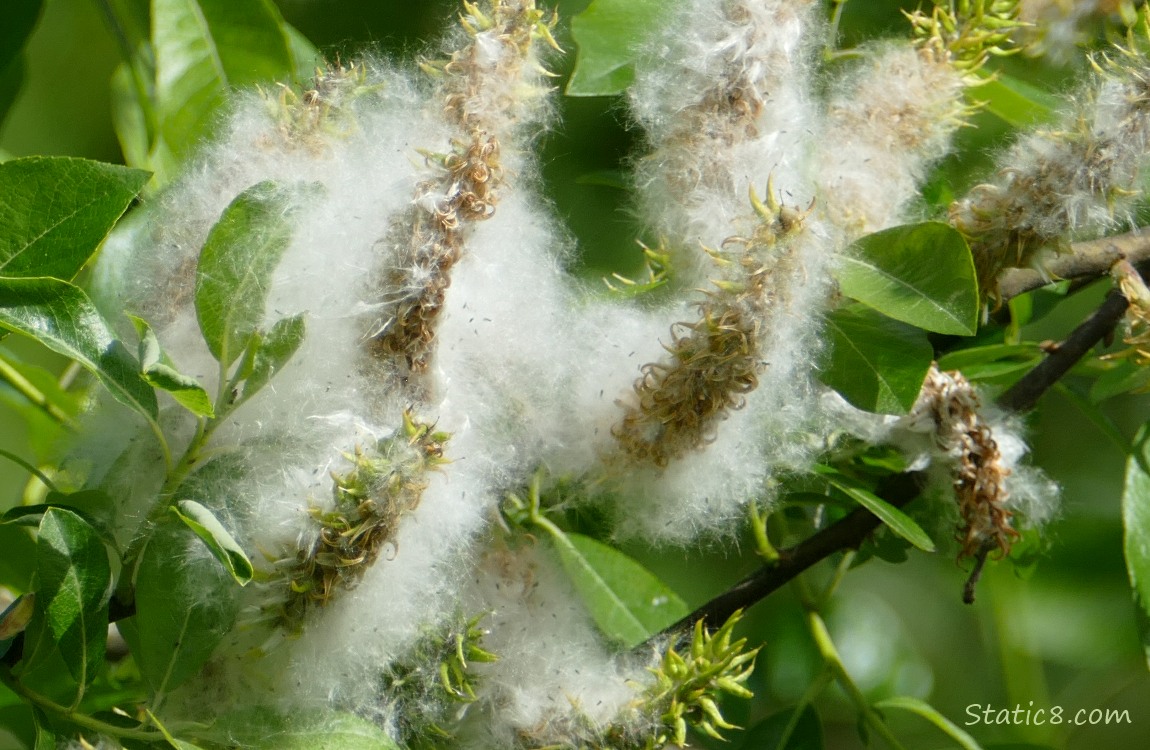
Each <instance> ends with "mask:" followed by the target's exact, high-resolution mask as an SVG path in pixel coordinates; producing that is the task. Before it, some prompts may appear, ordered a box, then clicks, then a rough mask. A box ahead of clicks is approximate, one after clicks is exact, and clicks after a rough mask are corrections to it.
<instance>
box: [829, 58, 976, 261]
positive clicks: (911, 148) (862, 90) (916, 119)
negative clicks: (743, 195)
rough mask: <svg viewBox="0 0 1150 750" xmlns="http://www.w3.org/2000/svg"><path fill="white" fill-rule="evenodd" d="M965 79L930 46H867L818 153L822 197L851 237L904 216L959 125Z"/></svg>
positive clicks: (841, 86)
mask: <svg viewBox="0 0 1150 750" xmlns="http://www.w3.org/2000/svg"><path fill="white" fill-rule="evenodd" d="M964 89H965V84H964V82H963V77H962V75H961V74H960V72H959V71H958V70H957V69H956V68H955V67H954V66H953V65H951V64H950V63H949V61H947V60H946V59H944V56H943V55H941V54H939V53H936V52H935V51H934V50H932V49H930V48H925V47H924V48H919V49H915V48H912V47H910V46H908V45H905V44H902V45H898V44H891V45H882V46H878V47H873V48H869V49H867V50H866V51H865V57H864V59H863V61H862V62H861V63H860V64H859V66H858V68H857V69H856V70H855V72H854V73H853V74H851V75H849V76H847V77H846V78H845V79H844V80H842V81H841V82H840V83H838V84H837V87H836V91H835V93H834V95H833V96H832V98H831V100H830V102H829V104H828V106H827V115H826V120H825V124H824V126H823V129H822V131H821V134H820V136H821V142H822V144H823V147H822V148H821V149H819V150H818V152H817V154H816V157H815V158H816V162H817V167H816V169H817V177H816V179H817V182H818V187H819V192H818V198H817V202H818V205H819V206H820V208H821V211H822V215H823V216H824V217H825V218H826V219H827V221H828V222H829V223H830V224H831V225H833V226H834V228H835V229H836V230H838V232H839V233H840V236H841V237H843V238H844V239H845V240H846V241H850V240H853V239H855V238H857V237H859V236H862V235H864V234H869V233H871V232H877V231H879V230H880V229H886V228H887V227H891V226H895V225H896V224H900V223H904V222H906V221H908V220H910V219H911V218H912V217H909V216H907V213H906V211H907V206H908V204H909V203H910V202H911V201H913V200H914V198H915V197H916V196H917V195H918V189H919V187H920V186H921V184H922V181H923V179H924V178H925V176H926V172H927V170H928V169H929V167H930V166H931V165H932V164H933V163H934V162H936V161H937V160H939V159H941V158H942V157H943V156H945V155H946V153H947V151H949V147H950V138H951V135H952V134H953V133H954V131H955V130H956V129H957V128H958V126H959V124H960V119H959V117H960V114H961V111H962V107H963V102H962V97H963V91H964Z"/></svg>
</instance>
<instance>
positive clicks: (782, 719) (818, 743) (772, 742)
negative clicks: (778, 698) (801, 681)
mask: <svg viewBox="0 0 1150 750" xmlns="http://www.w3.org/2000/svg"><path fill="white" fill-rule="evenodd" d="M792 724H793V726H792ZM788 728H789V729H790V731H789V732H788V731H787V730H788ZM784 735H785V736H786V738H787V743H786V744H785V745H780V744H779V743H780V742H782V740H783V737H784ZM740 747H741V748H742V750H823V748H824V747H826V745H825V741H824V740H823V724H822V722H821V721H820V720H819V715H818V712H816V711H815V709H814V707H813V706H807V707H806V708H804V709H803V711H802V713H801V714H799V715H798V716H795V712H794V711H780V712H779V713H776V714H773V715H771V716H769V717H767V718H766V719H764V720H762V721H760V722H759V723H758V724H756V725H755V726H753V727H751V728H750V729H748V730H747V731H746V733H745V734H744V735H743V743H742V745H741V746H740Z"/></svg>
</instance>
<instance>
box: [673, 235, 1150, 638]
mask: <svg viewBox="0 0 1150 750" xmlns="http://www.w3.org/2000/svg"><path fill="white" fill-rule="evenodd" d="M1074 247H1075V252H1074V253H1073V254H1072V256H1071V255H1068V256H1060V258H1056V259H1055V261H1056V262H1053V263H1051V264H1050V266H1049V269H1050V271H1051V275H1052V276H1053V275H1056V276H1058V277H1061V278H1087V277H1098V276H1102V275H1104V274H1106V273H1107V272H1108V271H1109V269H1110V267H1111V266H1112V265H1113V264H1114V263H1115V262H1117V261H1118V260H1123V259H1126V260H1129V261H1130V262H1132V263H1134V264H1137V265H1138V266H1139V268H1138V270H1139V271H1140V272H1141V273H1143V274H1145V273H1147V272H1150V229H1147V230H1140V231H1138V232H1132V233H1130V234H1126V235H1121V236H1119V237H1110V238H1107V239H1105V240H1098V241H1095V242H1088V243H1080V244H1078V245H1075V246H1074ZM1046 283H1048V281H1047V280H1046V279H1044V277H1042V276H1041V275H1040V274H1038V272H1036V271H1029V270H1021V269H1013V270H1011V271H1009V272H1008V273H1007V274H1005V275H1004V278H1003V284H1002V292H1003V299H1009V298H1010V297H1013V296H1016V295H1018V294H1022V293H1024V292H1026V291H1030V290H1031V289H1035V288H1038V287H1040V286H1042V285H1044V284H1046ZM1128 306H1129V303H1128V302H1127V301H1126V298H1125V297H1124V296H1122V294H1121V293H1120V292H1119V291H1118V290H1117V289H1115V290H1114V291H1111V292H1110V293H1109V294H1108V295H1107V297H1106V299H1105V300H1104V301H1103V303H1102V304H1101V305H1100V306H1099V307H1098V308H1097V309H1096V310H1095V311H1094V312H1093V313H1092V314H1091V315H1090V317H1088V318H1087V319H1086V320H1085V321H1083V322H1082V323H1081V324H1080V325H1079V326H1078V327H1077V328H1075V329H1074V330H1073V331H1072V332H1071V333H1070V335H1069V336H1067V337H1066V339H1065V340H1064V341H1062V342H1061V343H1060V344H1057V345H1056V346H1054V347H1052V348H1051V349H1050V353H1049V354H1048V355H1047V357H1046V358H1045V359H1043V360H1042V362H1040V363H1038V365H1036V366H1035V367H1034V368H1033V369H1032V370H1030V371H1029V372H1028V373H1026V375H1024V376H1023V377H1022V378H1021V379H1019V380H1018V382H1016V383H1015V384H1014V385H1013V386H1011V387H1010V388H1009V389H1007V390H1006V391H1005V392H1003V393H1002V394H1001V395H1000V396H999V397H998V399H997V400H996V403H997V404H998V406H999V407H1001V408H1003V409H1005V410H1007V411H1011V412H1015V413H1019V412H1025V411H1029V410H1030V409H1032V408H1034V405H1035V404H1036V403H1037V401H1038V399H1039V398H1040V397H1041V396H1042V395H1043V394H1044V393H1046V391H1047V390H1049V389H1050V387H1051V386H1053V385H1054V384H1055V383H1057V382H1058V381H1059V380H1060V379H1061V378H1062V377H1063V376H1064V375H1066V373H1067V372H1069V371H1070V369H1071V368H1072V367H1074V365H1075V364H1076V363H1077V362H1079V361H1080V360H1081V359H1082V358H1083V357H1085V356H1086V355H1087V354H1088V353H1089V352H1090V350H1091V349H1093V348H1094V347H1095V346H1096V345H1097V344H1098V343H1099V342H1101V341H1102V340H1103V339H1105V338H1106V337H1107V336H1109V335H1110V333H1111V332H1112V331H1113V330H1114V328H1115V326H1116V325H1117V324H1118V322H1119V321H1120V320H1121V319H1122V316H1123V314H1125V312H1126V308H1127V307H1128ZM922 480H923V476H922V474H921V473H910V474H901V475H896V476H892V477H889V478H888V479H887V480H885V481H884V482H883V483H882V484H881V485H880V486H879V487H878V488H877V494H878V495H879V496H880V497H882V498H883V499H884V500H886V501H887V502H889V503H890V504H891V505H894V506H895V507H902V506H905V505H907V504H909V503H910V502H911V501H912V500H914V499H915V498H916V497H918V495H919V492H920V490H921V484H922ZM880 525H881V521H879V519H878V518H876V517H875V516H874V515H872V514H871V513H870V512H869V511H867V510H866V509H864V508H857V509H855V510H854V511H852V512H851V513H850V514H849V515H847V516H846V517H845V518H843V519H841V520H839V521H837V522H835V523H833V524H831V525H830V526H828V527H826V528H824V529H821V530H819V531H817V532H816V533H815V534H814V535H812V536H811V537H809V538H808V539H805V540H803V541H802V542H800V543H798V544H796V545H794V546H793V547H787V548H783V549H780V550H779V557H778V560H777V561H775V562H773V563H772V564H770V565H766V566H764V567H762V568H760V569H759V570H757V571H756V572H754V573H752V574H751V575H750V576H748V577H747V578H745V579H743V580H742V581H740V582H739V583H737V584H735V585H734V586H733V587H731V588H730V589H729V590H727V591H725V592H723V593H722V594H720V595H719V596H717V597H715V598H714V599H712V600H710V601H709V602H707V603H706V604H704V605H702V606H701V607H699V608H698V609H696V610H695V611H694V612H692V613H690V614H689V615H687V616H686V617H684V618H683V619H682V620H680V621H679V622H677V623H675V624H674V625H672V626H670V627H669V628H666V629H665V630H664V631H663V632H664V633H673V632H678V631H680V630H682V629H684V628H687V627H690V626H691V625H693V624H694V623H695V622H697V621H699V620H706V621H708V622H710V623H712V624H719V623H722V622H725V621H726V620H727V618H729V617H730V616H731V615H732V614H733V613H734V612H735V611H737V610H740V609H745V608H746V607H749V606H751V605H752V604H755V603H757V602H759V601H761V600H762V599H764V598H765V597H767V596H768V595H770V594H772V593H774V592H775V591H777V590H778V589H780V588H782V587H783V586H784V585H786V584H787V583H789V582H790V581H791V580H793V579H794V578H796V577H797V576H798V575H799V574H801V573H803V572H804V571H806V570H807V569H809V568H811V567H812V566H814V565H815V564H816V563H818V562H819V561H820V560H824V559H826V558H828V557H830V556H831V555H833V554H835V553H836V552H841V551H843V550H847V549H857V548H858V547H859V546H860V545H861V544H862V543H863V541H865V540H866V538H867V537H868V536H869V535H870V534H872V533H873V532H874V531H875V530H876V529H878V527H879V526H880ZM976 578H977V576H972V579H971V581H969V582H968V584H967V591H966V593H965V594H964V597H965V598H966V599H967V600H970V599H972V596H971V594H972V592H971V591H970V589H971V588H972V586H973V583H974V581H975V580H976Z"/></svg>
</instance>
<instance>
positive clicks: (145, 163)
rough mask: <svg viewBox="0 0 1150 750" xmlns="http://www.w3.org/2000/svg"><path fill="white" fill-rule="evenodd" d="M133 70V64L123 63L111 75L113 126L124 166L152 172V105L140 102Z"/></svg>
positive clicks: (110, 92)
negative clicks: (150, 130) (150, 117)
mask: <svg viewBox="0 0 1150 750" xmlns="http://www.w3.org/2000/svg"><path fill="white" fill-rule="evenodd" d="M133 70H134V69H133V68H132V67H131V64H130V63H121V64H120V65H119V66H118V67H117V68H116V71H115V72H114V73H112V80H111V82H110V85H109V94H110V95H111V99H112V125H113V127H114V128H115V131H116V139H117V140H118V141H119V142H120V151H121V153H123V154H124V163H125V164H127V165H128V166H130V167H140V168H145V169H150V168H152V166H153V165H152V162H151V157H150V155H149V150H150V148H151V136H150V135H149V129H148V112H149V110H150V108H151V106H152V103H151V102H150V101H146V100H145V101H141V99H140V89H139V86H138V85H137V82H136V81H135V80H134V75H136V74H135V73H134V72H133Z"/></svg>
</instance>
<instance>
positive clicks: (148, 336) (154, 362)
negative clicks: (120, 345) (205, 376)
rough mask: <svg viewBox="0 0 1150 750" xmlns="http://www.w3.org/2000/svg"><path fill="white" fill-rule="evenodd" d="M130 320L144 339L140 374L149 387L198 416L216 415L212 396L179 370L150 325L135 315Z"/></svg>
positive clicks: (141, 342) (193, 379) (141, 344)
mask: <svg viewBox="0 0 1150 750" xmlns="http://www.w3.org/2000/svg"><path fill="white" fill-rule="evenodd" d="M128 318H129V319H130V320H131V321H132V325H133V326H135V328H136V334H137V335H138V336H139V337H140V349H139V357H140V374H141V376H142V377H143V378H144V380H145V381H146V382H147V383H148V385H150V386H152V387H154V388H159V389H160V390H162V391H165V392H167V393H169V394H171V396H172V398H173V399H175V400H176V403H178V404H179V405H180V406H183V407H184V408H185V409H187V410H188V411H190V412H192V413H193V414H195V415H196V416H200V417H211V416H214V415H215V409H214V408H213V407H212V397H211V396H209V395H208V392H207V391H206V390H204V387H203V386H202V385H200V383H199V381H198V380H196V379H195V378H193V377H191V376H189V375H184V374H183V373H181V372H179V371H178V370H176V367H175V364H174V363H173V362H172V360H171V359H170V358H168V356H167V354H165V353H164V351H163V350H162V349H161V348H160V342H159V340H158V339H157V338H156V332H155V331H153V330H152V327H151V326H150V325H148V322H147V321H145V320H144V319H142V318H137V317H136V316H135V315H129V316H128Z"/></svg>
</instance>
